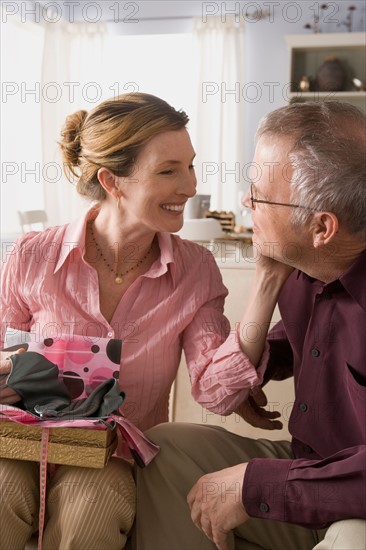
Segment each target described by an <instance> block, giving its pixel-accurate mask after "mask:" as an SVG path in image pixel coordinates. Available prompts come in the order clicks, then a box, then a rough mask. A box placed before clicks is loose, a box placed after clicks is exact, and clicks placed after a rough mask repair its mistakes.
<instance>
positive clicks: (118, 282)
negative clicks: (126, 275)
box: [114, 275, 123, 285]
mask: <svg viewBox="0 0 366 550" xmlns="http://www.w3.org/2000/svg"><path fill="white" fill-rule="evenodd" d="M114 282H115V283H116V285H121V284H122V283H123V279H122V277H121V276H120V275H117V276H116V278H115V279H114Z"/></svg>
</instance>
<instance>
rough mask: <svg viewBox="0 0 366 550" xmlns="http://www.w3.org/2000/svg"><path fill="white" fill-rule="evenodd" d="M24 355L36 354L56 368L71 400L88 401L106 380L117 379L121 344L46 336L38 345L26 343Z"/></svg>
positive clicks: (105, 340) (119, 342) (116, 341)
mask: <svg viewBox="0 0 366 550" xmlns="http://www.w3.org/2000/svg"><path fill="white" fill-rule="evenodd" d="M27 351H35V352H37V353H40V354H42V355H44V356H45V357H46V358H47V359H48V360H49V361H51V362H52V363H55V364H56V365H57V366H58V368H59V371H60V376H61V377H62V378H63V382H64V384H65V385H66V387H67V389H68V390H69V392H70V394H71V398H72V399H81V398H84V397H88V395H90V394H91V393H92V391H93V390H94V389H95V388H96V387H97V386H98V385H99V384H101V382H103V381H104V380H106V379H108V378H116V379H119V369H120V360H121V352H122V341H121V340H116V339H108V338H99V339H98V340H97V341H96V340H95V338H93V339H89V338H86V337H85V336H80V335H73V336H72V337H69V336H66V335H61V336H55V337H52V336H51V337H50V336H48V337H47V338H45V339H44V340H42V341H40V342H34V341H31V342H28V344H27Z"/></svg>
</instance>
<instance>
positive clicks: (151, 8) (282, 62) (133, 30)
mask: <svg viewBox="0 0 366 550" xmlns="http://www.w3.org/2000/svg"><path fill="white" fill-rule="evenodd" d="M351 3H352V5H354V6H355V7H356V10H355V12H353V13H354V28H353V30H354V31H361V30H363V29H364V27H365V19H366V15H365V10H366V7H365V3H364V2H363V0H355V1H353V2H351V1H350V2H348V1H347V0H334V1H331V2H327V4H328V5H329V8H328V10H327V11H323V12H322V14H321V22H320V29H321V31H322V32H347V29H346V27H345V26H344V25H343V24H342V22H344V21H345V19H346V16H347V14H348V13H349V12H348V11H347V8H348V7H349V5H351ZM2 4H3V6H4V5H5V6H7V7H8V9H16V8H17V9H18V13H19V14H20V15H23V16H24V17H26V20H27V21H29V20H31V19H32V9H33V10H34V16H33V17H34V19H35V20H37V17H38V18H40V19H42V8H43V7H44V6H45V5H48V6H50V5H53V6H57V5H58V6H59V9H58V11H57V10H56V12H55V13H56V16H57V17H58V16H60V17H63V18H65V19H68V20H69V21H72V20H84V21H86V20H87V21H89V22H90V21H93V20H100V19H102V20H104V21H108V28H109V32H111V33H113V34H144V33H147V34H150V33H162V34H164V33H174V32H190V31H191V29H192V17H194V16H195V17H201V18H202V17H206V18H209V17H213V16H216V17H217V16H221V18H222V19H223V20H225V18H226V16H227V15H229V14H230V13H232V12H233V11H235V12H236V13H237V14H238V19H240V20H244V21H245V36H246V46H245V47H246V79H245V82H240V83H234V82H226V83H218V84H219V85H220V86H223V85H226V87H227V89H228V90H230V89H231V90H232V89H235V87H237V89H238V93H239V101H241V102H244V103H245V108H246V114H245V120H243V124H244V125H245V131H246V146H245V150H244V151H243V157H242V158H240V159H238V160H239V161H240V162H241V163H243V164H245V163H247V162H250V161H251V159H252V155H253V150H254V147H253V136H254V133H255V130H256V127H257V125H258V122H259V120H260V118H261V117H262V116H263V115H264V114H265V113H266V112H268V111H270V110H272V109H274V108H276V107H279V106H282V105H285V104H286V102H287V98H286V90H287V84H288V82H287V81H288V69H287V67H288V52H287V47H286V41H285V36H286V35H288V34H299V33H308V34H312V30H306V29H305V28H304V25H305V24H306V23H312V22H313V17H314V13H316V10H319V7H320V5H322V2H314V1H313V0H297V1H287V0H277V1H272V0H268V1H265V0H263V1H257V2H252V1H240V2H233V1H230V2H197V1H189V0H186V1H169V0H164V1H159V2H157V1H154V0H150V1H138V0H137V1H132V2H125V1H120V2H118V3H117V2H116V1H109V0H108V1H105V0H103V1H101V0H99V2H91V1H89V0H78V2H69V3H68V2H67V1H63V0H59V1H58V2H56V1H53V2H50V1H49V0H42V1H41V2H38V3H34V2H30V1H23V2H22V1H17V2H3V3H2ZM70 5H72V6H73V10H72V11H71V8H70V7H69V8H68V9H66V7H67V6H70ZM35 6H38V8H37V7H35ZM117 6H118V9H119V13H118V16H119V18H120V22H119V23H117V22H115V21H114V17H115V16H116V15H117V11H116V10H117ZM37 9H38V12H37ZM266 10H269V13H270V17H269V18H267V19H262V20H258V19H259V17H258V16H259V15H260V14H261V13H264V12H265V11H266ZM247 12H249V15H252V16H253V17H254V20H251V19H250V17H249V15H247ZM40 13H41V17H39V15H40ZM325 19H326V21H324V20H325ZM3 21H4V17H3ZM90 24H91V25H92V24H93V23H91V22H90ZM56 26H57V24H55V27H56ZM167 41H168V38H167ZM3 45H4V48H2V52H6V44H3ZM147 47H148V46H147ZM168 47H169V44H168V42H167V48H168ZM2 55H4V56H5V53H2ZM156 63H159V60H156ZM225 100H226V101H232V102H234V101H236V100H238V98H237V97H236V98H235V97H234V95H232V94H228V95H226V97H225ZM2 153H4V149H3V151H2ZM37 207H38V208H42V207H43V204H41V205H33V204H32V208H37ZM3 209H4V206H3ZM3 230H4V231H5V232H6V228H4V229H3ZM12 231H13V229H12Z"/></svg>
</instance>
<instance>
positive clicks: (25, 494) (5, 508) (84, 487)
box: [0, 459, 136, 550]
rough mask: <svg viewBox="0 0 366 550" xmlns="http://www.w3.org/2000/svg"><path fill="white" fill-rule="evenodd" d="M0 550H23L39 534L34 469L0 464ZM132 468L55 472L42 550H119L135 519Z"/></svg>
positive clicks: (115, 465) (113, 464)
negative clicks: (36, 533) (29, 540)
mask: <svg viewBox="0 0 366 550" xmlns="http://www.w3.org/2000/svg"><path fill="white" fill-rule="evenodd" d="M0 488H1V497H0V549H1V550H23V549H24V546H25V544H26V542H27V540H28V539H29V538H30V537H31V536H32V533H34V532H36V531H37V528H38V510H39V467H38V464H37V463H35V462H25V461H18V460H7V459H0ZM135 504H136V495H135V483H134V480H133V475H132V466H131V465H130V464H128V463H127V462H125V461H123V460H119V459H111V460H110V461H109V463H108V464H107V466H106V467H105V468H103V469H94V468H78V467H71V466H60V467H59V468H58V470H57V471H56V474H55V475H54V477H53V478H52V480H51V481H49V482H48V484H47V524H46V528H45V532H44V539H43V540H44V542H43V548H44V550H56V549H61V550H71V549H74V550H120V549H122V548H123V547H124V546H125V543H126V539H127V534H128V532H129V531H130V529H131V527H132V523H133V520H134V516H135Z"/></svg>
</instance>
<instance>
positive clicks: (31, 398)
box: [7, 351, 125, 419]
mask: <svg viewBox="0 0 366 550" xmlns="http://www.w3.org/2000/svg"><path fill="white" fill-rule="evenodd" d="M9 359H10V360H11V362H12V364H13V367H12V370H11V373H10V375H9V377H8V380H7V386H8V387H9V388H12V389H13V390H14V391H16V392H17V393H18V395H20V397H21V398H22V402H21V405H22V407H23V408H24V409H25V410H27V411H29V412H31V413H33V414H36V415H37V416H39V417H40V418H42V419H52V418H53V419H58V418H63V419H65V417H68V418H72V419H80V418H90V417H92V418H105V417H107V416H108V415H109V414H111V413H112V412H114V411H116V410H117V409H118V408H119V407H120V406H121V405H122V403H123V401H124V398H125V394H124V393H123V392H121V390H120V388H119V385H118V382H117V380H116V379H115V378H109V379H107V380H104V382H102V383H101V384H100V385H99V386H98V387H97V388H95V390H94V391H93V392H92V393H91V394H90V395H89V396H88V397H86V398H84V399H77V400H74V401H71V398H70V394H69V392H68V390H67V388H66V386H65V384H64V383H63V382H62V380H61V379H60V378H59V369H58V367H57V365H55V364H54V363H51V361H49V360H48V359H46V358H45V357H44V356H43V355H41V354H39V353H36V352H32V351H29V352H25V353H19V354H14V355H11V356H10V357H9Z"/></svg>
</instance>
